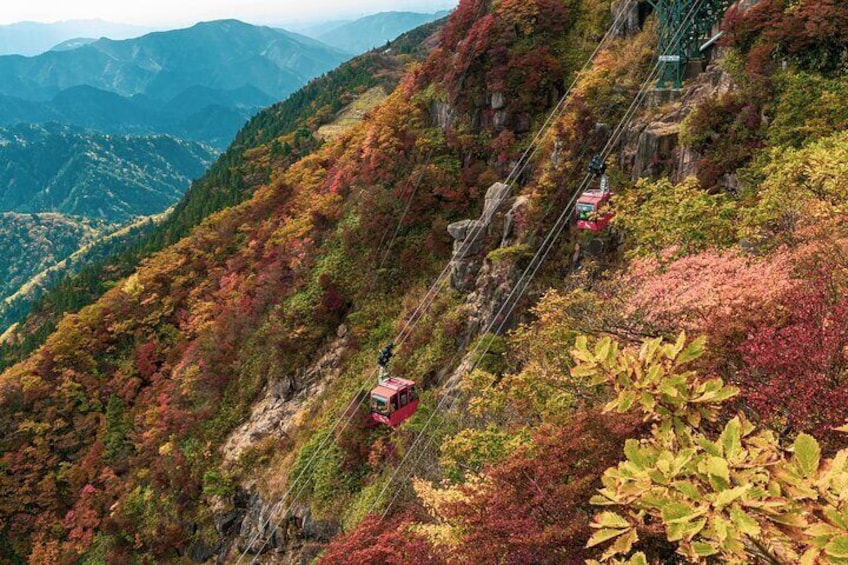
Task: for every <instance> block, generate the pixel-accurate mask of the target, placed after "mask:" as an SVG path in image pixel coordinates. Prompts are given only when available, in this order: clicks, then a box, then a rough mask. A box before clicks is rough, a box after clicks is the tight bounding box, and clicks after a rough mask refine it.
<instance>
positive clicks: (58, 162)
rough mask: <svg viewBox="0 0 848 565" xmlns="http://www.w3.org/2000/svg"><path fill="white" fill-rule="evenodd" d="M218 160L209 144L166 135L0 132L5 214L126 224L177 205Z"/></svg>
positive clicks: (38, 129) (42, 129) (0, 201)
mask: <svg viewBox="0 0 848 565" xmlns="http://www.w3.org/2000/svg"><path fill="white" fill-rule="evenodd" d="M214 157H215V153H214V152H213V151H212V150H211V149H210V148H208V147H206V146H203V145H200V144H198V143H194V142H188V141H182V140H178V139H175V138H172V137H168V136H151V137H129V136H109V135H103V134H96V133H91V132H87V131H83V130H81V129H78V128H74V127H70V126H62V125H55V124H51V125H46V126H40V125H18V126H14V127H11V128H6V129H0V211H2V212H19V213H40V212H57V213H61V214H65V215H69V216H81V217H86V218H96V219H101V220H103V221H105V222H108V223H112V224H120V223H124V222H127V221H129V220H131V219H133V218H136V217H138V216H149V215H152V214H157V213H159V212H161V211H163V210H164V209H165V208H167V207H168V206H170V205H171V204H173V203H174V202H176V201H177V200H178V199H179V198H180V197H181V196H182V194H183V193H184V192H185V190H186V189H188V186H189V183H190V181H191V179H193V178H195V177H199V176H200V175H201V174H202V173H203V172H204V171H205V170H206V168H207V167H208V166H209V165H210V164H211V163H212V160H213V159H214Z"/></svg>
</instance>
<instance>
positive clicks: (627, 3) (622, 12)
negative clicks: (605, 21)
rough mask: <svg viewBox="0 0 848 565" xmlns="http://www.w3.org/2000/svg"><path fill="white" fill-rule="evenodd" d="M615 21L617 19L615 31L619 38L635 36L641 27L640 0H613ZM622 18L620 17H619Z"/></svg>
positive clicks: (612, 7) (611, 8)
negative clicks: (619, 0) (614, 0)
mask: <svg viewBox="0 0 848 565" xmlns="http://www.w3.org/2000/svg"><path fill="white" fill-rule="evenodd" d="M610 11H611V12H612V19H613V21H617V22H618V25H616V27H615V30H614V31H613V33H614V34H615V36H616V37H618V38H627V37H633V36H634V35H636V34H637V33H639V30H640V29H641V27H642V26H641V22H640V21H639V2H638V0H624V1H623V2H613V4H612V6H611V7H610ZM619 18H620V19H619Z"/></svg>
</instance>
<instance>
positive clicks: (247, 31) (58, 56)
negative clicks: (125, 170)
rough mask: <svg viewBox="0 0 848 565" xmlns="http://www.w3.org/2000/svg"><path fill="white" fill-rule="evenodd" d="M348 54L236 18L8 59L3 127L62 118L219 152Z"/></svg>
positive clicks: (2, 65)
mask: <svg viewBox="0 0 848 565" xmlns="http://www.w3.org/2000/svg"><path fill="white" fill-rule="evenodd" d="M75 41H78V42H81V41H82V40H75ZM65 47H67V46H65ZM346 58H347V55H345V54H344V53H342V52H341V51H339V50H338V49H335V48H333V47H329V46H327V45H324V44H322V43H320V42H319V41H317V40H315V39H312V38H308V37H305V36H302V35H298V34H295V33H290V32H286V31H283V30H277V29H272V28H269V27H258V26H252V25H249V24H245V23H242V22H239V21H235V20H224V21H217V22H209V23H202V24H197V25H195V26H193V27H191V28H187V29H181V30H176V31H168V32H157V33H151V34H148V35H145V36H143V37H139V38H136V39H130V40H125V41H114V40H111V39H100V40H97V41H94V42H93V43H89V44H86V45H80V46H77V47H75V48H72V49H70V50H69V49H65V48H64V47H62V46H60V48H59V49H58V50H54V51H50V52H47V53H44V54H42V55H39V56H37V57H32V58H26V57H20V56H5V57H0V126H3V125H13V124H17V123H44V122H48V121H56V122H60V123H67V124H73V125H77V126H81V127H85V128H90V129H95V130H98V131H102V132H106V133H114V134H145V135H147V134H157V133H167V134H170V135H175V136H178V137H182V138H186V139H192V140H195V141H202V142H204V143H208V144H211V145H213V146H215V147H217V148H219V149H222V148H224V147H226V145H227V144H228V143H229V142H230V140H231V139H232V137H233V135H235V133H236V131H238V129H239V128H240V127H241V126H242V125H244V123H245V122H246V121H247V119H249V118H250V117H251V116H252V115H254V114H255V113H256V112H258V111H259V110H260V109H261V108H264V107H266V106H268V105H270V104H272V103H273V102H275V101H277V100H280V99H283V98H285V97H286V96H288V95H289V94H291V93H292V92H294V91H295V90H297V89H298V88H300V87H301V86H303V85H304V84H306V83H307V82H308V81H309V80H310V79H312V78H313V77H315V76H317V75H320V74H322V73H324V72H326V71H328V70H330V69H332V68H334V67H335V66H337V65H338V64H339V63H340V62H341V61H343V60H344V59H346Z"/></svg>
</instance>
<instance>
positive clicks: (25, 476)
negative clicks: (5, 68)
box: [0, 0, 848, 565]
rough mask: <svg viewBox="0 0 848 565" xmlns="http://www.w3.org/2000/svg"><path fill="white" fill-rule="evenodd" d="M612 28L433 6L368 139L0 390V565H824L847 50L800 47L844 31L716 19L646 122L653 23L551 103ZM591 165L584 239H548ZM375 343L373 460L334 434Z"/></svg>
mask: <svg viewBox="0 0 848 565" xmlns="http://www.w3.org/2000/svg"><path fill="white" fill-rule="evenodd" d="M612 7H614V8H616V9H617V10H618V9H621V8H622V7H623V8H625V10H626V11H630V10H632V11H633V13H636V14H637V15H638V13H639V5H638V3H637V2H632V3H627V4H625V5H624V6H622V5H621V4H618V3H616V4H612V3H609V2H597V1H594V0H586V1H585V2H579V1H575V2H573V3H567V4H566V3H562V2H558V1H548V0H531V1H529V2H528V1H523V2H507V1H503V2H492V3H490V2H487V1H484V0H476V1H475V0H467V1H464V2H462V3H461V4H460V6H459V7H458V9H457V11H456V12H455V13H454V14H453V15H452V16H451V18H450V21H449V22H448V23H447V25H446V26H445V28H444V30H443V31H442V32H441V33H440V35H439V37H438V44H437V45H436V46H435V48H434V49H433V50H432V52H431V54H430V56H429V57H428V58H427V60H426V62H424V63H423V64H421V65H417V66H413V67H412V68H411V70H410V73H409V74H408V75H407V76H406V77H404V79H403V80H402V81H401V82H400V84H399V85H398V87H397V88H396V89H395V90H394V91H393V92H392V93H391V94H390V95H389V96H388V98H387V99H386V100H385V101H384V102H382V103H381V104H380V105H379V106H378V107H377V108H375V109H374V110H373V111H372V112H371V113H370V115H368V116H366V117H365V119H363V120H361V121H360V122H359V123H358V124H353V125H352V127H351V128H350V129H349V130H347V131H346V132H343V133H342V134H341V135H339V136H338V137H337V138H335V139H334V140H333V141H331V142H328V143H327V144H325V145H323V146H322V147H319V148H317V149H315V150H314V151H313V152H311V153H310V154H309V155H305V156H303V157H302V158H300V159H299V160H297V161H296V162H294V163H291V164H289V163H285V164H286V165H290V166H285V167H283V168H277V167H276V166H275V165H271V166H270V170H269V169H265V172H266V173H268V175H267V176H264V177H263V178H262V179H261V181H260V182H258V183H257V185H258V188H256V190H255V191H253V192H252V195H251V196H250V198H249V199H247V200H245V201H243V202H241V203H240V204H238V205H236V206H233V207H230V208H227V209H225V210H222V211H220V212H219V213H217V214H215V215H213V216H211V217H209V218H208V219H207V220H206V221H205V222H203V223H202V224H201V225H200V226H198V227H197V228H196V229H194V230H193V231H192V232H191V234H190V235H189V236H188V237H185V238H184V239H182V240H181V241H179V242H178V243H176V244H175V245H172V246H169V247H167V248H164V249H162V250H161V251H160V252H159V253H157V254H155V255H153V256H151V257H150V258H149V259H148V260H147V261H145V263H144V264H143V265H142V266H141V267H140V268H139V269H138V270H137V271H136V272H134V273H133V274H132V275H131V276H129V277H128V278H126V279H124V280H122V281H120V282H119V283H118V284H116V285H115V286H114V287H113V288H111V289H110V290H109V291H108V292H106V293H105V294H104V296H102V297H101V298H100V299H99V300H98V301H97V302H96V303H94V304H92V305H91V306H89V307H87V308H84V309H83V310H81V311H80V312H79V313H77V314H74V315H69V316H67V317H65V318H64V319H63V320H62V322H61V323H60V324H59V327H58V329H57V331H56V332H55V333H53V335H51V336H50V338H49V339H48V340H47V342H46V343H45V345H44V347H42V348H41V349H40V350H39V351H37V352H35V353H34V354H33V355H32V356H30V357H29V358H28V359H26V360H25V361H23V362H22V363H20V364H18V365H16V366H15V367H13V368H11V369H9V370H7V371H5V372H4V373H3V374H2V376H0V408H2V410H0V448H2V453H3V456H2V459H1V460H0V461H2V469H3V473H2V474H0V516H2V517H3V521H2V522H0V551H4V552H5V554H4V555H3V557H4V558H6V559H8V560H20V561H22V560H24V559H29V561H30V562H33V563H57V562H58V563H61V562H79V561H86V560H87V561H94V562H98V561H105V562H111V561H114V562H132V561H134V560H136V561H144V560H149V561H153V562H157V563H159V562H175V563H176V562H180V561H185V560H186V559H191V560H194V561H198V562H204V561H207V562H211V561H219V562H236V561H239V560H240V558H241V557H249V558H250V559H253V558H254V557H256V559H257V560H263V561H266V562H269V563H287V562H292V561H299V562H311V561H312V560H313V559H315V558H318V561H319V562H321V563H324V564H336V563H339V564H341V563H351V562H355V563H368V564H375V565H376V564H377V563H404V562H415V563H424V564H428V565H429V564H443V563H501V562H506V563H516V564H518V563H544V564H547V563H551V564H558V563H568V562H575V561H576V562H582V561H584V560H586V559H589V560H595V561H591V562H597V561H598V560H599V561H601V562H604V563H615V562H621V560H624V562H626V563H631V564H634V565H635V564H637V563H643V564H644V563H663V562H669V561H675V562H679V561H681V560H682V561H688V562H693V563H703V562H704V560H705V556H715V557H714V559H715V560H716V561H720V562H727V563H740V564H741V563H757V562H766V563H797V562H802V555H804V556H805V557H804V559H806V560H812V561H813V562H815V561H816V560H819V561H821V562H824V563H838V562H840V561H841V560H842V559H843V557H842V553H841V552H842V548H843V545H842V544H843V542H844V537H845V533H844V532H845V524H844V519H843V517H844V515H845V512H846V510H848V508H847V507H846V501H845V498H844V486H845V484H848V452H846V451H840V450H841V449H843V448H844V447H845V445H846V441H845V438H844V437H842V436H841V435H838V434H835V433H833V429H834V428H835V427H838V426H842V425H844V422H845V418H846V417H848V413H846V406H848V405H846V403H845V397H844V394H845V390H846V389H845V386H844V385H845V378H846V363H845V354H844V352H845V347H846V345H848V327H846V320H848V317H846V316H845V312H846V311H848V310H846V308H848V305H846V303H845V302H846V301H845V298H844V296H845V293H844V291H845V289H846V277H845V273H846V272H848V271H846V269H848V263H847V262H846V260H845V257H846V256H848V254H846V243H845V242H846V241H848V237H846V236H848V234H846V233H845V229H846V228H845V226H846V222H845V210H844V201H845V190H844V187H845V186H846V185H845V182H844V178H843V177H844V175H845V171H846V167H845V163H846V162H848V155H846V147H848V145H846V143H845V133H844V132H843V131H839V123H840V122H839V120H838V119H836V118H837V117H839V116H841V115H842V114H841V112H844V108H845V104H844V102H845V99H844V98H840V96H842V95H841V94H840V92H844V91H843V90H841V86H842V83H843V82H844V80H845V76H844V72H843V67H842V63H843V62H844V57H845V55H846V52H848V37H846V36H845V31H844V30H845V29H848V28H842V27H839V26H834V27H830V28H827V29H822V28H821V27H818V26H815V25H812V23H813V22H821V20H820V17H821V16H822V15H824V16H826V19H825V21H833V22H839V21H842V20H843V19H845V18H847V17H848V7H845V6H843V5H841V4H835V3H832V4H828V5H827V8H828V9H827V10H825V11H824V12H822V9H821V7H820V6H810V5H804V4H795V3H793V4H792V5H791V6H790V5H787V4H786V3H784V2H783V1H782V0H763V1H762V2H760V3H759V4H757V5H756V6H755V7H753V8H752V7H751V5H750V3H747V2H746V3H744V5H743V6H742V7H737V8H736V9H734V10H732V11H731V12H729V14H728V15H727V17H726V19H725V25H726V30H727V36H728V38H727V41H728V45H727V46H725V47H723V48H724V49H725V50H729V51H730V55H729V56H727V58H725V59H724V61H723V62H722V64H723V65H726V67H713V68H712V69H711V71H710V73H708V74H705V75H701V76H699V77H693V78H692V79H691V80H690V81H688V82H687V85H686V86H687V89H686V92H685V94H681V95H680V96H679V97H677V96H676V95H674V94H672V93H669V92H660V93H657V94H655V95H654V96H650V97H645V98H643V95H645V94H647V93H648V89H649V88H648V87H645V88H643V87H642V85H643V84H647V85H653V84H655V83H656V81H655V77H653V76H650V71H651V69H652V68H654V62H655V60H656V59H655V57H656V55H657V54H656V53H655V52H654V50H655V46H656V45H657V43H658V38H657V37H656V35H655V33H654V31H653V30H654V29H655V27H654V24H653V21H652V19H651V18H648V19H647V20H646V22H645V27H644V29H641V27H640V25H639V23H638V20H639V19H638V18H635V20H636V25H634V26H632V27H624V28H618V29H619V31H620V33H621V35H623V36H624V37H621V36H619V37H618V38H616V39H615V40H611V41H608V42H605V44H604V47H605V48H604V49H602V50H601V51H600V52H599V54H598V56H597V58H596V59H595V60H594V61H593V63H592V65H591V66H590V67H588V68H587V69H586V70H585V72H582V73H579V72H578V71H579V70H580V66H581V64H582V60H584V58H585V57H586V56H587V55H588V54H589V53H590V52H592V51H593V49H594V48H595V46H596V43H597V40H598V38H600V37H604V32H605V30H606V29H607V28H608V26H609V25H610V23H611V17H610V9H611V8H612ZM616 13H618V12H616ZM840 30H841V31H840ZM837 32H838V33H837ZM627 34H631V35H627ZM840 34H841V35H840ZM680 35H681V36H683V34H680ZM687 37H690V38H693V39H692V41H693V42H694V43H697V41H695V40H698V39H700V38H699V37H698V36H697V35H696V34H687ZM698 47H700V45H695V49H697V48H698ZM765 55H769V56H765ZM784 62H785V64H784ZM692 67H693V68H694V67H695V65H692ZM574 77H576V78H577V79H578V80H577V83H576V86H575V89H574V90H573V91H571V93H570V95H571V97H570V98H569V99H568V100H569V103H568V104H567V105H564V106H559V108H560V111H558V112H557V113H556V114H555V115H554V116H553V117H552V118H551V120H550V124H551V127H550V128H546V129H545V130H544V131H543V132H542V134H541V135H540V136H539V137H538V138H537V137H535V136H534V135H533V134H532V133H531V132H534V131H536V130H537V129H539V128H540V126H541V125H542V124H543V123H545V122H546V117H547V115H548V112H547V110H549V109H550V108H553V107H555V106H556V105H557V101H558V99H559V96H558V95H561V94H562V93H563V92H564V89H565V85H566V84H570V83H571V79H572V78H574ZM810 83H813V84H816V85H817V88H819V89H820V91H821V94H820V96H819V97H818V98H819V99H820V101H821V107H817V108H816V112H810V111H808V110H807V109H806V108H807V102H808V100H809V97H808V96H799V95H798V92H799V90H798V87H799V85H806V84H810ZM633 100H636V104H632V102H633ZM640 100H658V101H662V100H665V103H663V104H661V105H652V104H650V103H649V104H644V105H643V104H639V101H640ZM629 109H632V110H634V111H633V112H630V111H628V110H629ZM767 109H768V110H774V114H770V113H769V112H768V111H767ZM778 109H779V110H778ZM778 115H779V116H780V117H779V119H778V118H776V116H778ZM766 116H768V117H769V119H766ZM822 116H829V118H828V119H823V118H822ZM279 117H280V114H276V115H275V114H274V113H269V114H268V115H266V116H265V117H264V119H263V120H262V121H261V122H257V124H256V125H257V126H259V124H262V125H263V126H266V125H267V124H270V123H274V119H275V118H279ZM659 124H663V127H660V126H659ZM673 126H676V127H677V128H678V129H677V130H676V133H677V136H676V137H674V136H673V135H671V134H670V133H668V132H670V131H674V127H673ZM275 133H276V132H274V131H273V130H271V129H265V128H264V127H258V128H257V129H256V130H253V131H247V132H245V135H244V136H242V137H240V142H243V143H244V145H242V146H240V148H241V149H244V150H245V152H246V154H247V155H248V156H253V155H256V154H259V155H266V156H267V155H270V154H271V151H272V149H273V148H274V147H278V149H277V150H276V151H281V152H282V153H285V144H284V143H283V141H288V140H285V139H282V140H277V141H279V144H278V145H275V144H274V140H275V139H276V137H275ZM295 134H296V132H295ZM659 135H667V137H666V138H663V139H665V143H664V144H659V143H655V142H656V140H657V136H659ZM611 136H614V137H611ZM725 138H727V139H726V141H725ZM257 140H264V142H265V143H266V144H265V145H260V146H259V147H255V146H254V144H255V143H256V141H257ZM535 142H538V144H537V143H535ZM531 143H532V145H531ZM681 144H683V145H681ZM740 146H741V147H744V148H747V149H748V150H749V151H748V152H747V153H746V152H743V151H739V147H740ZM531 147H532V149H531V150H530V151H527V152H526V154H527V155H530V154H535V158H534V159H532V160H531V161H529V162H528V163H527V166H526V167H521V166H520V165H519V168H521V169H522V170H521V171H520V174H519V172H518V171H516V173H515V174H512V175H510V172H511V171H513V169H515V166H514V165H515V163H522V162H523V160H522V159H521V155H522V154H524V153H525V151H526V150H527V149H530V148H531ZM650 147H653V148H654V149H649V148H650ZM646 148H648V149H646ZM597 151H603V155H602V156H603V157H610V163H609V164H610V178H611V180H612V182H613V183H614V186H615V187H616V191H617V194H618V195H619V198H618V199H617V200H616V201H615V204H614V205H615V206H616V208H615V209H616V212H617V216H616V219H615V221H614V224H613V226H614V227H613V228H612V229H611V230H607V231H605V232H602V233H598V234H595V233H590V232H587V231H581V230H578V229H576V227H574V226H573V225H571V224H569V223H568V222H567V221H562V219H565V220H567V219H568V215H567V212H568V211H569V210H570V209H571V206H570V204H569V203H570V202H572V201H573V199H574V197H576V196H578V195H579V192H580V189H579V186H580V184H581V181H580V179H582V178H584V177H585V176H586V175H585V174H584V171H585V166H586V163H587V162H588V161H589V159H590V157H591V155H592V154H593V153H595V152H597ZM666 153H667V154H666ZM646 154H647V156H648V157H651V158H650V159H648V160H647V162H649V163H651V164H652V170H653V171H654V174H656V175H657V176H656V177H654V178H642V179H635V180H632V181H631V180H628V179H630V178H632V177H631V174H633V172H634V171H635V170H636V169H635V167H634V162H635V161H634V159H633V156H634V155H637V156H638V155H643V156H645V155H646ZM675 155H677V156H678V157H680V158H679V159H674V158H673V157H674V156H675ZM686 173H694V175H693V176H691V177H690V178H688V179H683V178H682V177H685V176H686ZM699 175H701V176H702V180H698V178H697V177H698V176H699ZM508 176H509V177H511V178H513V179H516V181H515V182H513V183H512V186H510V185H503V184H500V183H496V182H495V181H497V180H499V179H504V178H507V177H508ZM636 176H638V174H637V175H636ZM730 177H734V182H729V181H730V180H731V179H730ZM487 187H488V189H487ZM722 187H726V189H723V188H722ZM510 189H511V190H510ZM563 212H565V214H563ZM469 217H470V218H475V219H476V220H473V221H472V222H471V223H469V222H468V221H466V219H467V218H469ZM474 222H478V223H476V224H475V223H474ZM473 225H478V226H481V227H482V228H484V229H481V231H480V233H482V237H481V238H480V239H479V240H477V238H476V237H475V238H473V241H471V243H473V244H474V245H473V246H470V244H469V246H470V249H471V250H470V251H469V252H468V253H467V254H466V253H463V252H460V253H457V254H456V255H454V253H452V251H460V250H462V249H463V247H465V246H466V244H465V243H463V242H468V241H469V237H468V232H469V227H470V226H473ZM448 226H450V231H448V229H447V228H448ZM553 229H556V230H561V235H563V236H564V237H562V238H561V239H559V240H556V239H548V238H546V235H548V234H549V233H552V232H551V230H553ZM449 234H450V235H449ZM546 241H547V242H553V244H551V245H546V244H545V243H544V242H546ZM577 244H579V245H577ZM537 250H540V251H541V252H537ZM534 254H535V255H534ZM543 254H544V257H545V258H547V259H548V261H546V262H539V261H537V259H536V257H539V258H542V257H543ZM450 259H453V260H452V261H451V263H450V264H449V269H447V270H445V271H442V269H443V267H444V265H445V264H446V262H447V261H448V260H450ZM536 267H538V268H536ZM450 271H452V273H453V275H454V276H453V277H450V278H451V281H452V283H453V288H450V287H449V286H448V285H447V278H448V277H447V276H445V277H440V276H439V273H440V272H444V273H446V274H447V273H450ZM524 272H527V273H532V275H533V277H532V279H531V280H529V281H524V280H523V273H524ZM437 277H438V278H437ZM433 280H439V281H441V282H442V283H443V284H437V285H435V286H433V287H432V289H431V291H428V288H429V286H430V284H431V283H432V281H433ZM523 282H528V283H529V284H528V285H527V287H526V288H525V286H524V284H523ZM515 289H518V290H517V291H516V294H517V298H516V296H514V295H513V294H512V291H513V290H515ZM525 290H527V292H524V291H525ZM503 305H506V308H504V307H503ZM683 330H685V331H687V332H690V334H691V333H699V334H705V335H706V336H707V337H708V340H703V339H692V338H691V337H689V336H687V334H685V333H681V332H682V331H683ZM392 339H395V340H397V348H396V350H397V357H396V359H395V360H394V361H393V362H392V364H391V371H392V373H393V374H395V375H397V376H401V377H408V378H413V379H415V380H416V381H417V382H418V383H419V385H420V387H421V394H420V400H421V407H420V408H419V410H418V413H417V414H415V415H414V416H413V417H412V418H410V419H409V420H407V421H406V422H404V423H403V424H402V425H401V426H400V427H398V428H397V429H395V430H389V429H387V428H383V427H379V428H373V427H369V426H367V424H366V416H367V409H366V408H365V407H364V406H363V405H362V403H360V402H359V400H362V399H363V392H364V391H367V390H368V388H370V386H372V385H373V384H374V376H375V374H376V371H375V368H374V367H373V365H374V356H375V352H376V351H378V350H379V348H380V347H381V346H382V345H384V344H385V343H386V342H387V341H390V340H392ZM643 342H644V343H643ZM705 343H709V348H707V346H705ZM472 369H473V370H472ZM602 476H603V481H601V477H602ZM599 507H600V508H599ZM601 510H603V511H601ZM591 516H593V517H594V518H590V517H591ZM384 517H385V519H383V518H384ZM648 518H649V519H648ZM787 526H790V527H787ZM343 531H344V532H345V533H344V535H339V534H340V533H342V532H343ZM599 546H602V547H601V548H599ZM322 552H323V553H322Z"/></svg>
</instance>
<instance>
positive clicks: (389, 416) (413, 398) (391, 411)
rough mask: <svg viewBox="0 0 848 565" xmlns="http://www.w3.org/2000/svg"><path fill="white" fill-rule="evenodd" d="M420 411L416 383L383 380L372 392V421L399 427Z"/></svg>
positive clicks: (392, 379)
mask: <svg viewBox="0 0 848 565" xmlns="http://www.w3.org/2000/svg"><path fill="white" fill-rule="evenodd" d="M416 410H418V391H417V390H416V389H415V383H414V382H413V381H408V380H406V379H399V378H395V377H389V378H387V379H382V380H381V381H380V384H378V385H377V386H376V387H374V389H373V390H372V391H371V419H372V420H374V421H375V422H380V423H382V424H387V425H389V426H391V427H393V428H394V427H397V426H399V425H400V424H401V423H402V422H403V421H404V420H406V419H407V418H409V417H410V416H412V415H413V414H415V412H416Z"/></svg>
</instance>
